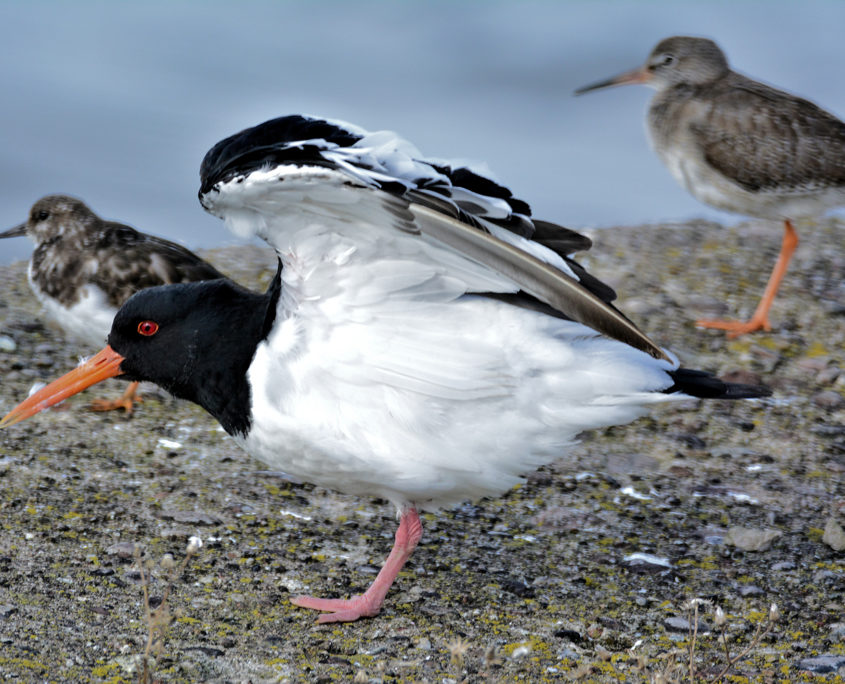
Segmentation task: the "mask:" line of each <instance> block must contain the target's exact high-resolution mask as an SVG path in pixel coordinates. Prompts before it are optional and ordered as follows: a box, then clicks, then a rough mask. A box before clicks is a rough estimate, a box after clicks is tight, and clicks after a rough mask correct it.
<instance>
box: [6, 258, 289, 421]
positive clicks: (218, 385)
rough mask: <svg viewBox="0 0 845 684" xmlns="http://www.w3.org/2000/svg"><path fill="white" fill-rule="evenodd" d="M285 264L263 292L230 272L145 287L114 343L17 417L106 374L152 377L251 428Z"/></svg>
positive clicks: (13, 416)
mask: <svg viewBox="0 0 845 684" xmlns="http://www.w3.org/2000/svg"><path fill="white" fill-rule="evenodd" d="M280 290H281V267H280V268H279V270H278V271H277V272H276V277H275V278H274V279H273V282H272V283H271V285H270V287H269V289H268V290H267V292H266V293H264V294H259V293H255V292H250V291H249V290H246V289H244V288H242V287H240V286H239V285H237V284H235V283H233V282H232V281H231V280H229V279H227V278H220V279H218V280H208V281H204V282H198V283H181V284H178V285H163V286H160V287H151V288H148V289H146V290H141V291H140V292H138V293H137V294H135V295H133V296H132V297H130V298H129V299H128V300H127V302H126V303H125V304H124V305H123V306H122V307H121V308H120V310H119V311H118V312H117V315H116V316H115V318H114V322H113V323H112V329H111V332H110V333H109V338H108V342H109V346H107V347H106V348H105V349H103V350H102V351H101V352H100V353H98V354H97V355H95V356H94V357H92V358H91V359H89V360H88V361H87V362H85V363H84V364H82V365H80V366H78V367H77V368H75V369H74V370H73V371H71V372H70V373H67V374H66V375H64V376H63V377H61V378H59V379H58V380H56V381H54V382H52V383H51V384H49V385H47V387H45V388H43V389H42V390H40V391H39V392H37V393H35V394H33V395H32V396H31V397H29V399H27V400H26V401H24V402H22V403H21V404H19V405H18V406H17V407H16V408H14V409H13V410H12V411H11V412H10V413H9V414H8V415H7V416H6V417H5V418H4V419H3V420H2V421H0V427H5V426H7V425H11V424H13V423H16V422H18V421H20V420H23V419H24V418H28V417H29V416H31V415H33V414H35V413H37V412H38V411H41V410H42V409H44V408H47V407H48V406H52V405H53V404H55V403H57V402H59V401H61V400H62V399H65V398H67V397H68V396H70V395H72V394H76V393H77V392H80V391H81V390H83V389H85V388H86V387H90V386H91V385H93V384H94V383H97V382H100V381H101V380H104V379H105V378H107V377H113V376H116V375H121V376H124V377H125V378H126V379H128V380H140V381H149V382H154V383H156V384H157V385H160V386H161V387H163V388H165V389H166V390H168V391H169V392H171V393H172V394H174V395H175V396H177V397H180V398H182V399H188V400H190V401H193V402H195V403H197V404H199V405H200V406H202V407H203V408H205V409H206V410H207V411H208V412H209V413H211V415H213V416H214V417H215V418H216V419H217V420H218V421H220V424H221V425H222V426H223V428H224V429H225V430H226V431H227V432H228V433H230V434H236V433H240V434H245V433H246V432H248V431H249V427H250V407H251V400H250V389H249V382H248V379H247V370H248V369H249V365H250V363H251V362H252V358H253V356H254V354H255V349H256V347H257V346H258V344H259V343H260V342H261V340H263V339H264V338H265V337H267V335H268V333H269V332H270V329H271V328H272V326H273V322H274V320H275V315H276V304H277V302H278V298H279V292H280Z"/></svg>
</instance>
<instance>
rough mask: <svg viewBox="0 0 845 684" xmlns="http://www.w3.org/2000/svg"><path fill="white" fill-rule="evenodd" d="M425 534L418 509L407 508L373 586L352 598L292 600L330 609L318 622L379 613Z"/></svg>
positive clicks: (306, 606) (314, 607)
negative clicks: (394, 582)
mask: <svg viewBox="0 0 845 684" xmlns="http://www.w3.org/2000/svg"><path fill="white" fill-rule="evenodd" d="M420 537H422V523H421V522H420V516H419V515H418V514H417V511H416V509H414V508H408V509H406V510H404V511H402V516H401V518H400V519H399V529H398V530H396V541H395V543H394V544H393V549H392V550H391V552H390V555H389V556H388V557H387V560H386V561H385V562H384V565H383V566H382V568H381V570H380V571H379V574H378V575H377V576H376V578H375V580H374V581H373V583H372V584H371V585H370V588H369V589H367V591H365V592H364V593H363V594H361V595H360V596H353V597H352V598H351V599H348V600H347V599H320V598H314V597H313V596H295V597H294V598H292V599H291V601H290V602H291V603H292V604H293V605H295V606H299V607H300V608H312V609H313V610H326V611H329V612H328V613H325V614H324V615H321V616H320V617H318V618H317V622H319V623H320V624H325V623H327V622H353V621H354V620H357V619H358V618H362V617H373V616H375V615H378V614H379V611H380V610H381V604H382V603H383V602H384V597H385V596H387V591H388V590H389V589H390V587H391V585H392V584H393V581H394V580H395V579H396V576H397V575H398V574H399V571H400V570H401V569H402V566H403V565H405V563H406V562H407V560H408V558H410V557H411V553H412V552H413V550H414V548H415V547H416V546H417V543H418V542H419V541H420Z"/></svg>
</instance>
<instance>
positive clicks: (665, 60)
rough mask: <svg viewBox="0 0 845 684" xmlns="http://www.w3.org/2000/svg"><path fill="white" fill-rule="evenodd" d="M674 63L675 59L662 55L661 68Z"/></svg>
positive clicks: (671, 56)
mask: <svg viewBox="0 0 845 684" xmlns="http://www.w3.org/2000/svg"><path fill="white" fill-rule="evenodd" d="M674 61H675V57H674V56H673V55H663V66H669V65H670V64H672V63H673V62H674Z"/></svg>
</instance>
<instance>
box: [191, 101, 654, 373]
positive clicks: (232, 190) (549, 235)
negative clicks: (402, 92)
mask: <svg viewBox="0 0 845 684" xmlns="http://www.w3.org/2000/svg"><path fill="white" fill-rule="evenodd" d="M200 175H201V189H200V193H199V196H200V201H201V202H202V204H203V206H204V207H205V208H206V209H207V210H208V211H210V212H211V213H213V214H215V215H217V216H220V217H221V218H223V219H224V220H225V221H226V223H227V225H228V226H229V227H230V228H231V229H232V230H233V231H234V232H236V233H238V234H242V235H258V236H259V237H262V238H263V239H265V240H267V241H268V242H269V243H270V244H271V245H272V246H273V247H274V248H275V249H276V251H277V252H278V253H279V255H280V257H281V259H282V261H283V262H284V264H285V276H284V277H285V279H286V282H288V286H289V287H292V288H293V289H294V290H296V291H297V292H298V293H299V296H305V295H306V294H307V296H312V297H321V296H324V295H325V294H326V293H328V292H336V291H337V287H338V282H339V279H342V280H344V283H345V285H346V286H347V291H348V292H349V293H352V292H353V291H358V292H360V291H372V288H373V286H372V283H371V282H369V281H368V279H367V277H365V276H364V275H363V274H362V275H360V276H354V275H350V274H349V271H350V269H351V270H352V271H354V269H355V268H356V267H357V268H359V269H360V270H361V272H362V273H363V270H364V269H368V270H377V269H378V265H379V264H382V265H383V264H384V263H386V262H392V266H393V268H392V271H394V272H395V271H397V269H399V270H401V271H402V274H403V279H404V281H405V283H404V285H402V286H401V287H400V286H399V285H397V283H396V282H395V281H394V282H390V283H389V284H388V283H387V281H382V282H381V283H380V287H382V288H383V290H382V291H381V295H382V297H386V296H387V295H388V290H387V289H386V288H393V289H391V290H389V293H390V295H391V296H396V295H397V294H398V293H402V294H404V295H405V296H408V295H409V293H411V292H415V293H417V294H415V295H414V296H417V295H418V293H419V291H420V288H423V289H425V291H426V292H427V293H428V295H431V293H432V292H434V291H437V292H439V293H440V294H439V295H438V296H444V293H445V292H447V291H452V290H454V292H453V295H450V296H454V295H458V296H459V295H460V294H467V293H469V294H479V295H487V294H489V295H494V296H508V297H511V298H512V299H513V301H514V303H521V302H520V300H529V299H530V300H534V304H535V305H540V306H543V305H545V307H546V308H548V312H549V313H553V314H555V315H558V316H562V317H567V318H570V319H572V320H575V321H577V322H579V323H583V324H585V325H588V326H589V327H591V328H593V329H594V330H596V331H598V332H600V333H602V334H605V335H607V336H609V337H612V338H615V339H618V340H620V341H623V342H625V343H627V344H630V345H631V346H634V347H636V348H638V349H641V350H643V351H645V352H647V353H649V354H651V355H652V356H655V357H657V358H666V357H665V356H664V354H663V352H662V351H661V350H660V348H659V347H658V346H657V345H656V344H655V343H653V342H652V341H651V340H650V339H649V338H648V337H646V336H645V335H644V334H643V333H642V332H641V331H640V330H638V329H637V327H636V326H635V325H634V324H633V323H631V322H630V321H629V320H628V319H627V318H626V317H625V316H624V315H623V314H621V313H620V312H619V311H618V310H617V309H616V308H615V307H613V306H612V305H611V304H610V302H611V301H612V300H613V298H614V297H615V293H614V292H613V290H612V289H611V288H609V287H608V286H607V285H605V284H604V283H601V282H600V281H598V280H597V279H596V278H594V277H592V276H589V275H588V274H587V273H586V272H585V271H584V269H583V268H581V267H580V266H579V265H578V264H577V263H575V262H574V261H573V260H572V259H571V258H570V257H569V254H570V253H571V252H572V251H575V250H577V249H583V248H587V247H589V245H590V243H589V240H588V239H587V238H584V237H583V236H580V235H578V234H577V233H574V232H573V231H570V230H568V229H566V228H563V227H560V226H556V225H555V224H552V223H549V222H544V221H534V220H532V219H531V210H530V208H529V206H528V205H527V204H526V203H525V202H523V201H522V200H519V199H517V198H514V197H513V195H512V193H511V192H510V191H509V190H508V189H507V188H505V187H504V186H502V185H500V184H498V183H496V182H495V181H493V180H491V179H490V178H488V177H486V176H484V175H482V174H481V173H479V172H477V171H474V170H472V169H469V168H467V167H466V166H457V167H456V166H452V165H451V164H448V163H442V162H430V161H425V160H423V159H422V156H421V155H420V153H419V152H418V151H417V150H416V149H415V148H414V147H413V146H412V145H411V144H410V143H408V142H407V141H405V140H403V139H401V138H399V137H397V136H396V135H395V134H393V133H389V132H386V131H381V132H376V133H366V132H365V131H362V130H361V129H358V128H357V127H354V126H350V125H348V124H343V123H340V122H330V121H326V120H323V119H313V118H309V117H303V116H288V117H282V118H280V119H274V120H272V121H268V122H266V123H263V124H260V125H258V126H256V127H254V128H250V129H246V130H244V131H242V132H240V133H237V134H235V135H233V136H231V137H229V138H227V139H225V140H223V141H222V142H220V143H218V144H217V145H215V146H214V147H213V148H212V149H211V150H210V151H209V153H208V154H207V155H206V157H205V159H204V160H203V163H202V167H201V170H200ZM329 234H331V236H333V237H329ZM341 236H342V237H341ZM352 253H354V254H355V260H357V261H355V263H354V264H353V263H352V262H351V261H350V262H349V263H347V262H346V261H344V260H346V259H348V258H349V255H351V254H352ZM341 261H343V263H344V265H345V266H346V268H345V273H344V274H340V273H339V272H338V271H337V269H336V268H334V269H332V268H329V270H328V271H325V269H326V264H328V263H334V264H335V266H337V265H338V264H340V262H341ZM306 262H307V264H308V266H306V265H305V264H306ZM387 270H391V269H387ZM322 271H325V273H324V275H323V278H322V279H321V278H320V276H319V273H320V272H322ZM297 273H299V275H300V276H301V277H300V279H299V281H297V282H298V284H297V285H294V281H295V280H296V279H297V277H298V276H297ZM414 273H416V276H415V275H414ZM426 274H427V275H426ZM395 277H396V276H395V275H394V276H393V278H394V279H395ZM306 280H307V282H306ZM423 282H425V286H423ZM320 288H326V290H325V291H321V289H320ZM428 295H427V296H428ZM349 296H350V297H351V296H353V295H352V294H350V295H349ZM540 303H542V304H540Z"/></svg>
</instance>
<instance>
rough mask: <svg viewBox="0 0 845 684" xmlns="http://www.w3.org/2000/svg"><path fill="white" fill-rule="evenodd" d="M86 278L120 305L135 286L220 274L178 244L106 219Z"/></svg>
mask: <svg viewBox="0 0 845 684" xmlns="http://www.w3.org/2000/svg"><path fill="white" fill-rule="evenodd" d="M93 251H94V252H95V254H94V256H93V257H92V259H91V260H90V261H91V263H92V264H97V267H96V268H95V269H90V276H89V282H91V283H93V284H95V285H97V286H98V287H100V289H102V290H103V292H107V293H109V303H110V304H112V305H114V306H116V307H117V306H120V305H121V304H123V302H125V301H126V300H127V299H128V298H129V297H130V296H131V295H133V294H134V293H135V292H137V291H138V290H142V289H144V288H147V287H155V286H157V285H170V284H173V283H184V282H194V281H200V280H214V279H216V278H222V277H223V274H222V273H220V272H219V271H218V270H217V269H216V268H214V266H212V265H211V264H209V263H208V262H206V261H203V260H202V259H201V258H200V257H198V256H197V255H196V254H194V253H193V252H191V251H190V250H188V249H187V248H185V247H183V246H182V245H179V244H176V243H175V242H170V241H169V240H164V239H162V238H158V237H154V236H152V235H146V234H144V233H140V232H138V231H137V230H135V229H134V228H131V227H130V226H126V225H124V224H122V223H116V222H113V221H109V222H107V223H106V228H105V230H104V231H103V232H102V234H101V235H100V236H99V237H98V241H97V244H96V245H94V246H93Z"/></svg>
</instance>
